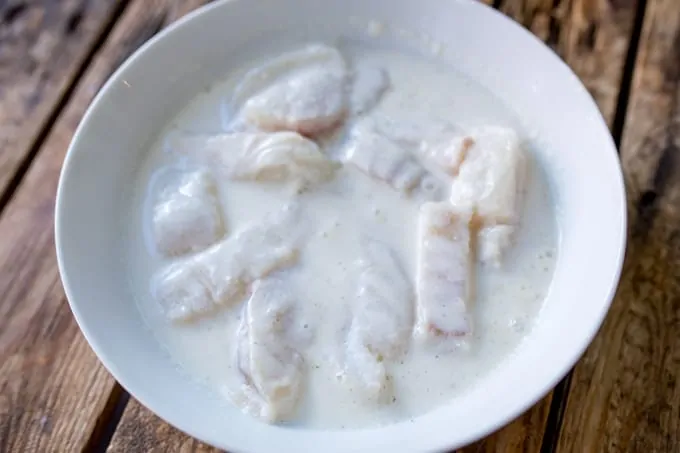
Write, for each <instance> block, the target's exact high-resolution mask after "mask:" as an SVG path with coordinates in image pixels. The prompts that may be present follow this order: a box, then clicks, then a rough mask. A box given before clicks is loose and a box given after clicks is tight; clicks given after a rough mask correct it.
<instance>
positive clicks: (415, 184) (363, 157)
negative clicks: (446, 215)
mask: <svg viewBox="0 0 680 453" xmlns="http://www.w3.org/2000/svg"><path fill="white" fill-rule="evenodd" d="M345 160H346V161H347V162H348V163H350V164H352V165H354V166H355V167H357V168H358V169H359V170H361V171H363V172H364V173H366V174H367V175H369V176H371V177H372V178H375V179H377V180H380V181H383V182H385V183H386V184H388V185H390V186H391V187H392V188H394V189H395V190H398V191H400V192H403V193H406V194H410V193H414V194H415V195H417V196H418V197H422V198H425V199H428V200H435V199H438V198H440V197H441V195H442V192H443V188H442V184H441V182H440V181H439V180H438V179H437V178H436V177H434V176H433V175H432V174H430V173H429V172H428V171H427V170H425V169H424V168H423V167H422V165H420V163H419V162H418V161H417V160H416V159H414V158H413V156H412V155H411V154H410V153H409V152H408V151H407V150H406V149H404V148H402V147H401V146H399V145H398V144H397V143H395V142H393V141H392V140H390V139H388V138H387V137H385V136H383V135H381V134H380V133H378V132H376V131H375V130H374V129H373V128H372V127H370V123H367V124H359V125H358V126H357V127H355V128H354V130H353V131H352V135H351V137H350V141H349V145H348V146H347V149H346V151H345Z"/></svg>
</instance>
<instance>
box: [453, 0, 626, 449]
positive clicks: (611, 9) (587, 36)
mask: <svg viewBox="0 0 680 453" xmlns="http://www.w3.org/2000/svg"><path fill="white" fill-rule="evenodd" d="M636 9H637V2H636V1H634V0H571V1H568V0H504V1H502V2H501V3H500V10H501V11H503V12H504V13H505V14H507V15H508V16H510V17H512V18H513V19H515V20H516V21H517V22H519V23H521V24H522V25H524V26H525V27H526V28H527V29H529V30H530V31H531V32H532V33H534V34H535V35H536V36H538V37H539V38H541V39H542V40H543V41H545V42H546V44H548V45H549V46H550V47H551V48H553V50H555V51H556V52H557V53H558V55H560V57H561V58H562V59H563V60H564V61H565V62H566V63H567V64H568V65H569V66H570V67H571V68H572V69H573V70H574V72H576V74H577V75H578V76H579V77H580V78H581V80H582V81H583V83H584V84H585V86H586V87H587V88H588V90H589V91H590V93H591V94H592V95H593V97H594V99H595V101H596V102H597V104H598V106H599V107H600V111H601V112H602V115H603V116H604V118H605V120H606V121H607V123H608V124H609V125H610V126H612V125H613V123H614V119H615V117H616V110H617V104H618V98H619V90H620V88H621V82H622V80H623V73H624V67H625V62H626V56H627V53H628V46H629V43H630V40H631V36H632V31H633V24H634V20H635V15H636ZM552 399H553V393H550V394H549V395H548V396H546V397H545V398H544V399H543V400H541V401H540V402H539V403H537V404H536V405H535V406H534V407H533V408H532V409H531V410H530V411H528V412H527V413H525V414H524V415H522V416H521V417H519V418H518V419H516V420H515V421H513V422H512V423H510V424H509V425H507V426H506V427H505V428H503V429H501V430H500V431H498V432H496V433H495V434H493V435H491V436H489V437H487V438H486V439H484V440H482V441H480V442H477V443H476V444H474V445H471V446H469V447H467V448H465V449H463V450H462V452H465V453H473V452H489V453H490V452H498V453H500V452H503V453H504V452H508V451H511V452H515V451H517V452H520V451H521V452H539V451H541V448H542V446H543V444H544V443H545V444H546V446H548V447H549V446H550V445H549V444H550V443H552V442H553V440H552V439H551V438H546V437H545V433H546V430H548V436H553V435H554V430H556V429H558V428H559V427H558V426H548V415H549V412H550V406H551V404H552V403H553V401H552ZM557 403H558V404H561V402H559V401H557ZM557 422H558V423H559V420H557ZM573 451H582V450H573ZM583 451H586V450H583Z"/></svg>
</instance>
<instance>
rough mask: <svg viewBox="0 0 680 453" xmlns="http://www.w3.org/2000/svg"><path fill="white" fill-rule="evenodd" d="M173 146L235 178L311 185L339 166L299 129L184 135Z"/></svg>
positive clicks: (176, 149) (325, 179)
mask: <svg viewBox="0 0 680 453" xmlns="http://www.w3.org/2000/svg"><path fill="white" fill-rule="evenodd" d="M171 149H172V150H173V152H175V153H177V154H180V155H185V156H189V157H192V158H194V159H197V160H198V161H201V162H205V163H208V164H211V165H216V166H218V167H219V168H221V169H224V170H225V172H226V174H227V175H228V176H229V177H230V178H232V179H235V180H251V181H260V182H285V181H297V182H300V183H302V184H303V185H307V186H312V185H316V184H320V183H322V182H325V181H328V180H329V179H330V178H332V176H333V175H334V173H335V170H336V169H337V168H338V166H339V165H338V164H337V163H336V162H333V161H332V160H330V159H329V158H328V157H327V156H325V155H324V154H323V153H322V152H321V150H320V149H319V146H318V145H317V144H316V143H315V142H313V141H312V140H309V139H307V138H305V137H303V136H301V135H300V134H298V133H296V132H276V133H271V134H270V133H263V132H236V133H232V134H219V135H211V136H181V137H178V138H176V139H175V140H174V142H173V143H172V144H171Z"/></svg>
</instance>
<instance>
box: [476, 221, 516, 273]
mask: <svg viewBox="0 0 680 453" xmlns="http://www.w3.org/2000/svg"><path fill="white" fill-rule="evenodd" d="M515 228H516V227H515V225H491V226H487V227H483V228H481V229H480V230H479V233H478V235H477V256H478V258H479V261H481V262H482V263H487V264H491V265H493V266H495V267H499V266H500V264H501V259H502V258H503V252H504V251H505V250H506V249H507V248H509V247H510V245H511V244H512V239H513V235H514V233H515Z"/></svg>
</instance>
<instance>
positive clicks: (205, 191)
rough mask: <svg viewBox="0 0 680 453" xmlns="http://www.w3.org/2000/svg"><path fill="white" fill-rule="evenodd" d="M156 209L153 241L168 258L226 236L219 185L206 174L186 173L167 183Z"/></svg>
mask: <svg viewBox="0 0 680 453" xmlns="http://www.w3.org/2000/svg"><path fill="white" fill-rule="evenodd" d="M175 176H176V175H175ZM152 209H153V212H152V219H151V230H152V234H153V239H154V242H155V244H156V248H157V250H158V251H159V252H160V253H161V254H163V255H165V256H179V255H183V254H186V253H190V252H198V251H201V250H204V249H205V248H207V247H209V246H210V245H212V244H214V243H215V242H217V241H218V240H220V239H221V238H222V237H223V236H224V234H225V228H224V220H223V217H222V213H221V210H220V201H219V198H218V195H217V185H216V184H215V180H214V178H213V177H212V176H211V175H210V174H209V173H207V172H205V171H200V170H197V171H191V172H187V173H183V174H181V175H179V176H176V177H175V178H173V179H171V180H170V181H167V183H166V184H165V185H164V187H163V188H162V190H160V191H159V193H158V194H157V196H156V199H155V202H154V204H153V208H152Z"/></svg>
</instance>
